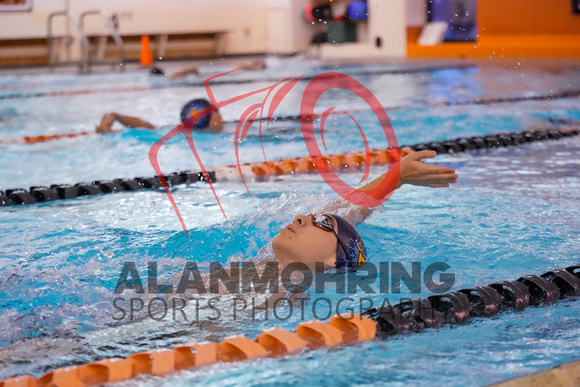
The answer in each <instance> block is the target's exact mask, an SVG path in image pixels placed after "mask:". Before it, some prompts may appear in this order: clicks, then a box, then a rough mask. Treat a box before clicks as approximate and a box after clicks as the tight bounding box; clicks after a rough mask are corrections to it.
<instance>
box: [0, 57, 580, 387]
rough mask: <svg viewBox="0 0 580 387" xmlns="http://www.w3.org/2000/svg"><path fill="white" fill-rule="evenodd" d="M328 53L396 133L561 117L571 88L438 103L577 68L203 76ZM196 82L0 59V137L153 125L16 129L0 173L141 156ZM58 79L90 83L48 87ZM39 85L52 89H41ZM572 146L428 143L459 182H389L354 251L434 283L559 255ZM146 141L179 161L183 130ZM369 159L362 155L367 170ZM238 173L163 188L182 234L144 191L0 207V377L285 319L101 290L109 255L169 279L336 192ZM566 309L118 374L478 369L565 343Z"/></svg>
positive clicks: (572, 224)
mask: <svg viewBox="0 0 580 387" xmlns="http://www.w3.org/2000/svg"><path fill="white" fill-rule="evenodd" d="M330 70H332V71H341V72H343V73H346V74H349V73H350V74H353V76H354V77H355V78H356V79H357V80H358V81H359V82H361V83H362V84H363V85H365V86H366V87H367V88H368V89H369V90H370V91H371V92H372V93H373V94H374V95H375V96H376V97H377V98H378V99H379V100H380V101H381V103H382V104H383V105H384V106H385V107H387V108H389V107H393V106H397V107H399V108H398V109H396V110H389V112H388V114H389V118H390V119H391V122H392V124H393V127H394V129H395V132H396V134H397V139H398V142H399V144H414V143H421V142H427V141H434V140H444V139H450V138H456V137H468V136H473V135H482V134H488V133H497V132H502V131H506V132H510V131H515V130H519V129H521V128H522V127H530V126H533V125H538V126H549V125H550V124H549V123H548V122H547V121H546V120H545V119H546V118H549V117H560V118H569V119H580V109H579V108H578V98H561V99H557V100H550V99H546V100H529V101H519V102H505V103H495V104H484V105H480V104H476V103H474V104H470V105H461V106H443V105H442V104H441V103H442V102H461V101H476V100H486V99H495V98H499V97H535V96H541V95H547V94H557V93H559V92H563V91H567V90H578V89H580V69H578V68H561V69H558V70H554V69H553V68H551V69H546V68H542V67H530V66H522V67H519V66H516V67H515V68H511V67H510V68H507V67H501V66H493V67H491V66H489V67H488V66H486V67H477V66H467V67H460V68H443V69H440V70H432V71H409V74H406V73H405V72H401V71H400V70H401V68H395V67H394V66H386V65H367V66H362V65H361V66H349V67H344V68H340V67H339V68H333V67H331V68H329V67H321V66H320V65H319V64H317V63H312V62H309V61H306V60H304V59H289V60H287V61H282V62H279V63H276V64H275V65H273V66H270V68H269V69H268V70H266V71H264V72H246V73H243V72H240V73H234V74H232V75H231V77H232V78H231V79H232V80H235V81H239V82H237V83H231V84H227V83H224V84H220V85H217V86H216V87H215V89H214V90H216V95H217V96H219V97H221V98H228V97H231V96H234V95H239V94H243V93H246V92H248V91H251V90H256V89H259V88H261V87H266V86H269V85H271V84H272V83H273V82H270V80H271V79H276V77H278V78H282V77H287V76H299V75H301V74H303V73H306V74H310V75H315V74H317V73H319V72H323V71H330ZM390 70H397V71H395V72H389V71H390ZM206 71H207V73H209V72H210V71H211V68H209V69H206ZM365 73H368V74H370V73H372V74H371V75H365ZM252 80H255V81H252ZM242 81H243V82H242ZM250 81H252V82H250ZM187 82H190V84H191V85H188V84H187ZM196 82H197V78H194V77H190V78H188V79H186V80H185V81H184V82H182V83H174V84H172V83H171V82H170V81H169V80H166V79H161V80H160V79H158V78H155V77H152V76H149V75H148V74H146V73H145V72H128V73H127V74H106V75H103V74H101V75H88V76H76V75H74V76H68V75H43V76H29V77H14V76H4V77H2V78H0V85H2V88H1V89H0V98H2V96H4V98H2V99H0V101H1V103H2V104H1V105H0V106H1V107H0V111H1V113H0V115H1V117H2V120H1V121H0V136H1V138H8V137H19V136H25V135H38V134H51V133H59V132H75V131H77V132H80V131H83V130H88V129H91V128H93V127H94V125H95V124H96V123H98V120H99V119H100V115H101V114H102V113H104V112H105V111H118V112H123V113H128V114H133V115H138V116H142V117H144V118H147V119H149V120H151V121H152V122H153V123H155V124H156V125H160V126H165V130H161V131H158V132H149V131H144V130H127V131H123V132H120V133H113V134H108V135H104V136H83V137H76V138H71V139H65V140H59V141H52V142H46V143H38V144H33V145H22V144H21V145H17V144H9V145H2V147H3V151H2V152H1V153H0V161H1V163H0V181H2V187H0V189H7V188H14V187H25V188H27V187H28V186H31V185H50V184H54V183H69V184H71V183H76V182H81V181H82V182H85V181H92V180H104V179H113V178H121V177H135V176H152V175H154V172H153V170H152V168H151V165H150V163H149V159H148V155H147V154H148V151H149V149H150V147H151V145H152V144H153V143H154V142H155V141H156V140H157V139H158V138H159V137H160V136H161V135H162V134H163V133H165V132H166V131H167V130H168V129H169V128H170V127H171V125H172V124H175V123H176V121H177V117H178V112H179V110H180V108H181V105H182V104H183V102H184V101H185V100H187V99H189V98H192V97H195V96H199V95H201V94H202V93H203V88H202V87H201V86H200V85H195V83H196ZM305 85H306V82H299V83H298V84H297V86H296V88H295V89H294V90H293V91H292V92H291V93H290V94H289V95H288V97H287V99H285V100H284V103H283V104H282V105H281V106H280V108H279V113H280V115H291V114H295V113H296V112H297V111H298V107H299V104H300V96H301V92H302V91H303V90H304V87H305ZM122 88H127V89H129V88H133V89H135V90H133V91H121V90H119V89H122ZM113 89H114V91H111V90H113ZM75 90H81V91H82V90H90V91H91V92H90V93H82V94H73V93H70V94H66V92H67V91H75ZM107 90H108V91H107ZM55 91H65V94H63V95H41V94H42V93H45V94H46V93H47V92H55ZM96 91H99V92H96ZM18 94H20V95H22V96H21V97H17V95H18ZM25 94H28V97H26V96H24V95H25ZM33 94H34V95H38V96H32V95H33ZM251 103H255V101H251V100H250V101H245V102H244V103H243V104H242V103H240V104H234V105H231V106H228V107H226V108H224V109H223V110H222V115H223V116H224V118H225V119H226V120H234V119H235V118H236V117H238V116H239V115H240V114H241V112H242V111H243V110H244V109H245V108H247V106H249V104H251ZM335 105H336V106H337V109H345V108H348V109H353V110H356V109H363V110H364V108H365V107H366V106H365V105H364V102H361V101H359V100H358V99H357V98H356V97H355V96H353V95H352V94H350V93H348V92H344V91H333V92H332V93H329V95H327V96H325V97H323V98H322V99H321V100H320V111H323V109H324V108H326V107H329V106H335ZM356 117H357V120H358V122H359V124H361V127H363V128H365V134H366V135H367V137H368V139H369V143H370V144H378V145H377V147H378V146H385V140H384V135H383V134H382V131H381V128H379V127H378V124H377V122H376V121H375V118H374V115H373V114H372V113H370V112H365V111H362V112H361V113H359V114H357V115H356ZM234 129H235V124H232V123H230V124H227V125H226V128H225V133H223V134H220V135H210V134H202V135H199V136H196V138H195V141H196V147H198V150H200V153H201V155H202V157H203V160H204V163H205V164H206V166H208V167H212V166H221V165H227V164H232V163H235V159H234V152H233V132H234ZM330 130H332V132H331V131H330ZM327 133H330V134H327V137H326V144H327V147H328V150H329V153H333V152H344V151H349V150H359V149H362V148H363V144H362V141H361V140H360V137H359V135H358V131H357V129H356V127H353V126H352V124H351V122H350V121H349V120H348V119H346V118H345V117H342V116H337V117H333V118H332V119H331V121H329V122H327ZM263 139H264V146H265V150H266V153H267V155H268V158H269V159H277V158H281V157H295V156H302V155H306V154H307V150H306V147H305V145H304V141H303V139H302V134H301V131H300V127H299V123H298V122H293V121H284V122H275V123H273V124H272V127H271V128H269V129H267V131H266V132H265V134H264V136H263ZM371 146H372V145H371ZM579 148H580V139H578V138H567V139H563V140H557V141H548V142H542V143H533V144H527V145H522V146H518V147H511V148H501V149H493V150H485V151H476V152H469V153H461V154H455V155H445V156H441V157H438V159H437V160H436V161H437V162H438V163H441V164H443V165H448V166H452V167H453V168H455V169H456V170H457V171H458V173H459V175H460V180H459V182H458V183H457V184H456V185H455V186H454V187H453V188H451V189H447V190H429V189H416V188H413V187H403V188H402V189H401V190H399V191H397V192H396V193H395V194H394V195H393V196H392V197H391V199H389V201H388V202H387V203H386V204H385V206H384V207H385V210H384V211H377V212H375V213H374V214H373V215H372V216H371V217H369V218H368V219H367V220H366V221H365V222H364V223H363V224H361V225H360V226H359V227H358V230H359V232H361V234H362V235H363V236H364V238H365V244H366V245H367V247H368V248H369V257H370V261H371V262H380V261H399V262H402V263H403V264H404V265H405V267H407V268H410V264H411V262H421V263H422V265H425V266H426V265H428V264H429V263H432V262H438V261H441V262H446V263H447V264H449V265H450V266H451V268H452V270H453V272H454V273H455V274H456V282H455V285H454V287H453V289H459V288H462V287H468V286H472V285H482V284H485V283H488V282H491V281H495V280H502V279H514V278H516V277H517V276H519V275H523V274H532V273H542V272H544V271H547V270H549V269H553V268H557V267H565V266H570V265H573V264H577V263H578V251H580V248H579V247H580V246H579V242H578V241H579V238H578V236H579V235H578V234H579V231H580V227H579V226H580V225H579V223H578V219H580V217H579V212H580V210H579V206H578V199H579V195H578V192H579V190H578V188H579V185H580V173H579V168H578V158H577V155H578V151H579ZM241 149H242V153H241V155H242V158H243V159H244V161H259V160H261V159H262V154H261V146H260V139H259V137H258V136H257V128H256V127H253V128H252V129H251V131H250V134H249V135H248V138H247V139H246V140H245V141H244V143H243V146H242V147H241ZM160 154H161V157H160V161H161V162H162V168H163V169H164V171H166V172H172V171H176V170H187V169H191V168H195V167H196V165H195V163H194V159H193V156H192V155H191V152H190V151H189V149H188V148H187V145H186V144H184V143H182V142H181V141H180V140H179V139H175V140H172V141H171V142H169V143H168V144H167V145H166V148H164V149H162V151H161V152H160ZM380 171H381V169H380V168H375V169H373V170H372V172H373V173H374V175H376V174H378V173H379V172H380ZM345 179H347V180H348V181H349V182H351V184H353V185H355V184H356V183H358V181H359V180H360V174H357V173H354V174H348V175H347V176H345ZM249 188H250V190H251V192H252V194H253V196H254V198H255V199H256V200H255V201H254V200H252V198H251V197H250V196H249V195H248V193H247V192H246V190H245V188H244V187H243V185H241V184H240V183H239V182H225V183H218V184H216V190H217V192H218V195H219V197H220V200H221V201H222V204H223V206H224V210H225V212H226V214H227V216H228V218H227V219H225V218H224V217H223V215H222V213H221V211H220V210H219V207H218V205H217V202H216V201H215V198H214V196H213V194H212V193H211V191H210V190H209V188H208V186H207V185H206V184H202V183H199V184H195V185H192V186H189V187H178V188H176V189H174V195H175V198H176V201H177V203H178V205H179V207H180V209H181V213H182V215H183V216H184V220H185V223H186V225H187V226H188V229H189V231H190V238H187V237H186V236H185V234H184V233H183V231H182V230H181V227H180V224H179V222H178V221H177V218H176V216H175V213H174V212H173V209H172V208H171V206H170V204H169V202H168V200H167V197H166V195H165V194H164V193H163V192H161V191H139V192H134V193H118V194H115V195H104V196H97V197H84V198H79V199H74V200H68V201H59V202H52V203H45V204H37V205H32V206H22V207H4V208H2V209H1V210H0V228H1V230H2V235H3V237H2V245H1V247H0V265H1V266H0V267H2V269H3V270H2V271H1V273H0V283H1V287H2V292H1V293H0V305H1V311H0V325H1V326H3V327H5V328H4V329H3V330H2V331H1V332H0V343H1V345H2V347H1V349H0V364H1V365H2V369H1V371H0V379H4V378H6V377H10V376H13V375H18V374H26V373H30V374H33V375H35V376H40V375H42V374H43V373H44V372H47V371H49V370H52V369H54V368H56V367H59V366H64V365H69V364H79V363H86V362H89V361H92V360H95V359H99V358H104V357H113V356H127V355H130V354H132V353H134V352H137V351H141V350H146V349H151V348H165V347H170V346H173V345H177V344H179V343H184V342H192V341H203V340H211V341H218V340H220V339H222V338H223V337H225V336H228V335H231V334H237V333H241V334H245V335H247V336H249V337H252V338H253V337H255V336H256V335H257V333H258V332H260V331H261V330H263V329H264V328H267V327H270V326H280V327H283V328H286V329H293V327H295V325H296V323H297V322H298V321H301V320H302V316H300V314H297V313H293V314H292V315H291V317H290V318H288V319H286V320H282V319H275V318H274V319H273V318H271V317H272V316H270V318H268V319H265V318H263V317H262V318H260V319H256V320H252V319H251V318H249V317H248V316H241V317H240V316H238V317H237V318H236V320H234V319H233V315H232V314H231V310H230V311H228V313H224V316H222V318H221V319H220V320H219V323H215V322H211V321H208V320H207V315H204V312H203V311H202V313H201V316H200V321H199V322H196V323H193V324H192V321H191V318H190V320H189V321H187V322H186V321H183V319H179V318H178V319H176V320H173V319H172V318H168V319H165V321H155V320H152V319H145V320H140V321H137V322H134V323H129V322H128V321H127V319H124V320H121V321H115V320H113V318H112V316H113V315H114V314H115V313H116V312H118V310H116V309H115V308H114V307H113V305H112V302H113V299H114V298H115V294H113V290H114V288H115V284H116V282H117V280H118V278H119V274H120V271H121V268H122V266H123V263H124V262H127V261H130V262H135V264H136V267H137V268H138V270H139V273H140V274H141V275H142V277H143V278H145V275H146V270H147V263H148V262H150V261H155V262H157V263H158V270H159V273H160V278H170V276H171V275H173V276H175V275H178V273H179V272H180V271H181V269H182V268H183V266H184V264H185V262H186V261H188V260H196V261H198V262H201V264H200V265H201V266H202V267H203V265H204V264H207V263H208V262H211V261H217V262H222V263H224V264H225V263H226V262H227V260H228V259H230V258H231V257H234V258H235V259H239V258H243V259H251V258H252V257H254V256H255V255H256V254H257V252H258V251H259V249H260V248H261V247H263V246H264V245H266V244H267V243H268V241H269V240H271V238H272V237H273V236H274V235H275V233H276V232H277V230H278V229H279V228H280V227H282V226H284V225H285V224H287V223H289V222H290V221H291V219H292V217H293V215H294V214H298V213H310V212H313V211H315V210H316V209H318V208H320V207H322V206H324V205H325V204H327V203H329V202H330V201H332V200H333V199H334V198H336V194H335V193H334V192H333V191H332V190H331V189H330V188H329V187H328V186H327V185H326V184H324V182H323V180H322V178H321V177H319V176H317V175H300V176H287V177H282V178H280V179H278V180H277V181H275V182H272V181H270V182H259V183H258V182H253V181H251V182H249ZM160 281H161V279H160ZM401 290H402V291H401V294H387V295H384V294H375V295H368V294H363V293H360V292H359V293H357V294H356V295H349V296H350V297H351V298H352V299H353V301H352V304H353V305H355V306H356V305H358V303H359V301H360V300H361V299H362V298H370V299H372V300H374V301H375V302H380V300H382V299H383V298H384V297H385V296H388V297H389V298H390V300H391V301H392V302H398V300H399V298H400V297H407V296H409V297H413V298H416V297H419V296H427V295H429V294H430V292H429V291H428V290H427V289H426V288H425V287H423V288H422V289H421V293H420V294H412V293H410V292H409V291H408V289H406V288H405V287H404V286H403V287H402V289H401ZM325 295H326V296H327V297H328V298H329V299H330V300H331V301H332V302H333V303H336V302H337V301H338V300H340V298H341V297H343V295H341V294H337V293H336V291H335V290H334V289H333V287H332V285H329V286H328V287H327V289H326V294H325ZM127 297H128V296H127ZM222 302H224V303H227V302H228V300H227V299H224V300H223V301H222ZM579 312H580V306H579V305H578V303H577V302H574V301H561V302H559V303H557V304H555V305H552V306H549V307H545V308H541V309H534V308H531V309H527V310H526V311H524V312H522V313H507V314H503V315H499V316H497V317H495V318H493V319H486V320H484V319H481V320H475V321H474V322H473V323H472V324H470V325H468V326H461V327H453V328H451V327H445V328H441V329H438V330H426V331H424V332H422V333H420V334H415V335H409V336H399V337H396V338H393V339H390V340H388V341H372V342H367V343H362V344H360V345H355V346H350V347H347V348H343V349H341V350H338V351H333V350H328V349H326V350H325V349H320V350H316V351H312V352H309V353H306V354H298V355H293V356H288V357H287V358H285V359H284V360H279V359H278V360H276V359H263V360H258V361H253V362H246V363H239V364H217V365H214V366H210V367H204V368H201V369H196V370H191V371H184V372H180V373H176V374H174V375H170V376H168V377H165V378H163V379H160V378H156V377H151V376H148V377H145V376H143V377H139V378H138V379H137V380H138V382H139V383H140V384H142V385H159V384H162V383H165V384H167V385H190V384H196V383H203V384H210V385H224V384H226V385H232V384H240V383H247V384H262V383H276V384H295V383H300V382H301V381H303V380H308V381H309V383H310V384H313V385H325V384H328V383H329V382H330V383H332V384H336V385H346V384H368V383H373V384H377V383H381V382H389V383H391V384H394V385H397V384H401V385H403V384H409V383H413V384H431V385H466V384H468V385H487V384H489V383H493V382H498V381H502V380H505V379H508V378H511V377H515V376H519V375H522V374H526V373H529V372H533V371H538V370H541V369H545V368H549V367H551V366H554V365H556V364H560V363H563V362H566V361H570V360H574V359H577V358H578V357H579V356H580V348H579V347H578V342H579V341H580V340H578V339H579V337H580V322H579V320H578V318H577V316H578V315H579ZM314 313H316V315H317V316H324V315H326V314H327V311H326V310H325V308H324V305H320V308H319V310H316V311H314ZM191 316H192V315H189V317H191ZM204 317H205V318H204ZM315 317H316V316H315V315H313V310H312V309H311V308H306V309H305V316H304V318H305V319H311V318H315ZM131 383H133V382H131Z"/></svg>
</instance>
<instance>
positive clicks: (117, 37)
mask: <svg viewBox="0 0 580 387" xmlns="http://www.w3.org/2000/svg"><path fill="white" fill-rule="evenodd" d="M87 15H99V16H101V18H102V19H103V21H104V22H105V27H106V28H107V29H108V30H109V32H110V36H111V37H112V38H113V40H114V42H115V44H116V45H117V47H118V48H119V66H120V67H121V71H124V70H125V67H124V63H125V48H124V45H123V39H122V38H121V36H120V35H119V33H118V31H117V28H116V27H115V25H114V24H113V22H112V20H111V18H110V17H108V16H107V15H106V14H105V13H104V12H103V11H101V10H93V11H85V12H83V13H82V14H81V17H80V19H79V27H80V29H81V30H83V32H84V21H85V17H86V16H87ZM87 41H88V40H87ZM91 64H92V61H91V59H90V53H89V56H88V66H89V69H90V66H91Z"/></svg>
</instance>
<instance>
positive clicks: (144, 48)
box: [139, 35, 153, 66]
mask: <svg viewBox="0 0 580 387" xmlns="http://www.w3.org/2000/svg"><path fill="white" fill-rule="evenodd" d="M139 63H141V66H151V65H152V64H153V54H151V47H149V36H147V35H143V36H141V59H140V60H139Z"/></svg>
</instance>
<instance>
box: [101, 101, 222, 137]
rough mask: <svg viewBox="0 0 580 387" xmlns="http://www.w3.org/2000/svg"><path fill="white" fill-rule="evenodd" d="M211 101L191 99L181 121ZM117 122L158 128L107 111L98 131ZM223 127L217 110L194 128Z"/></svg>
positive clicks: (197, 122) (211, 129) (136, 118)
mask: <svg viewBox="0 0 580 387" xmlns="http://www.w3.org/2000/svg"><path fill="white" fill-rule="evenodd" d="M210 106H211V104H210V103H209V101H207V100H205V99H202V98H198V99H194V100H191V101H189V102H188V103H186V104H185V105H184V106H183V108H182V109H181V115H180V118H181V122H183V121H186V120H187V119H188V118H190V117H193V116H194V115H195V114H196V113H198V112H201V111H202V110H204V109H206V108H208V107H210ZM115 122H119V123H120V124H122V125H125V126H126V127H127V128H145V129H156V127H155V125H153V124H151V123H150V122H147V121H145V120H143V119H141V118H139V117H132V116H126V115H123V114H119V113H114V112H111V113H105V114H104V115H103V117H102V118H101V123H100V124H99V125H98V126H97V127H96V131H97V133H109V132H111V128H112V126H113V124H114V123H115ZM222 128H223V121H222V118H221V115H220V114H219V112H218V111H217V110H216V111H214V112H212V113H211V114H210V115H207V116H205V117H202V118H201V119H199V120H197V121H196V122H195V123H194V124H193V129H198V130H209V131H212V132H219V131H220V130H222Z"/></svg>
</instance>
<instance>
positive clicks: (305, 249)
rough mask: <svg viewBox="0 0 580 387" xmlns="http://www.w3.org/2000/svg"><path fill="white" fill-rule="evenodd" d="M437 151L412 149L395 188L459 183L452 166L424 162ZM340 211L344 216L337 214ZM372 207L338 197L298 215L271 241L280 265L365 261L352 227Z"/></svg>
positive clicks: (351, 265)
mask: <svg viewBox="0 0 580 387" xmlns="http://www.w3.org/2000/svg"><path fill="white" fill-rule="evenodd" d="M436 154H437V153H436V152H435V151H430V150H424V151H420V152H412V153H410V154H408V155H407V156H405V157H404V158H403V159H402V160H401V164H400V174H399V180H398V182H397V186H396V189H398V188H400V187H401V186H402V185H404V184H409V185H415V186H425V187H432V188H435V187H449V186H450V184H453V183H456V182H457V178H458V176H457V174H456V173H455V170H454V169H453V168H449V167H442V166H435V165H428V164H423V163H422V162H421V160H423V159H426V158H433V157H435V155H436ZM385 176H386V173H385V174H383V175H382V176H380V177H378V178H376V179H375V180H373V181H371V182H370V183H368V184H366V185H364V186H363V187H361V188H360V190H363V191H368V190H371V189H373V188H375V187H377V186H378V185H379V184H380V183H381V182H382V181H383V179H384V178H385ZM336 212H341V213H343V214H344V217H343V216H338V215H335V214H334V213H336ZM372 212H373V209H369V208H363V207H357V206H354V205H351V204H350V203H348V202H346V201H345V200H342V199H340V200H336V201H334V202H333V203H331V204H330V205H328V206H327V207H326V208H324V209H323V210H322V211H321V212H319V213H317V214H315V215H297V216H295V217H294V220H293V222H292V223H290V224H289V225H288V226H286V227H284V228H282V229H281V230H280V232H279V233H278V234H277V235H276V236H275V237H274V239H273V240H272V249H273V251H274V257H275V259H276V260H278V262H280V263H281V264H288V263H290V262H301V263H305V264H306V265H307V266H309V267H310V268H311V269H312V270H313V271H314V264H315V263H316V262H324V263H325V264H326V265H328V266H331V267H336V268H341V267H346V268H350V269H357V268H358V267H360V266H362V265H363V264H364V262H365V260H366V249H365V246H364V243H363V241H362V238H361V237H360V235H359V234H358V232H357V231H356V230H355V228H354V227H353V226H356V225H357V224H359V223H361V222H362V221H363V220H364V219H365V218H366V217H368V216H369V215H370V214H371V213H372Z"/></svg>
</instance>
